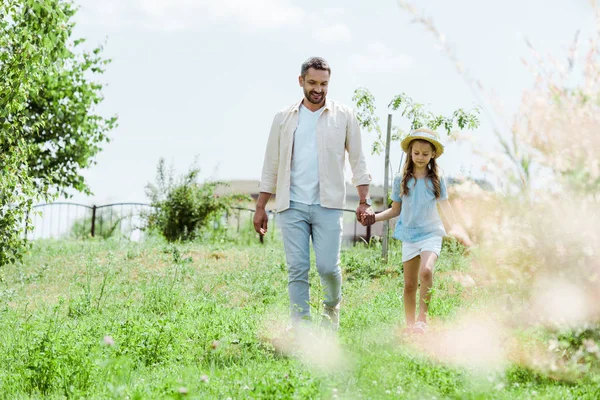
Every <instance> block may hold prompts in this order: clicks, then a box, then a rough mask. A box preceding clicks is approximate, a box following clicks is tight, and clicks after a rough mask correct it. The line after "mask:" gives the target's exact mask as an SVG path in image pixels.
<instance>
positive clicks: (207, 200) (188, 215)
mask: <svg viewBox="0 0 600 400" xmlns="http://www.w3.org/2000/svg"><path fill="white" fill-rule="evenodd" d="M199 172H200V170H199V169H198V168H196V167H195V166H192V168H191V169H190V171H189V172H188V173H187V174H185V175H183V176H182V177H181V178H180V179H179V182H177V183H175V180H174V178H173V169H172V168H171V169H170V170H169V171H166V169H165V162H164V159H161V160H160V161H159V163H158V167H157V178H156V184H155V185H154V184H151V183H150V184H148V185H147V186H146V194H147V195H148V197H149V198H150V202H151V205H152V211H151V212H150V214H149V215H147V216H146V219H147V229H150V230H156V231H158V232H160V233H161V234H162V236H164V237H165V239H167V240H168V241H169V242H175V241H186V240H194V239H196V238H197V237H199V236H200V235H201V234H202V229H203V228H207V227H208V226H209V224H211V223H216V225H220V224H219V223H218V222H217V221H218V220H219V219H221V218H222V217H223V216H224V215H225V214H226V213H230V212H231V211H232V209H233V207H234V206H235V205H236V204H238V203H240V202H242V201H249V200H250V197H249V196H246V195H239V194H230V195H222V196H218V195H217V194H216V190H217V188H219V187H220V186H227V184H226V183H224V182H218V181H214V182H212V181H208V182H204V183H202V184H200V183H198V182H197V181H198V174H199ZM211 229H212V228H211Z"/></svg>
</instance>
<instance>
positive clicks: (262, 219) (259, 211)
mask: <svg viewBox="0 0 600 400" xmlns="http://www.w3.org/2000/svg"><path fill="white" fill-rule="evenodd" d="M268 224H269V217H268V216H267V212H266V211H265V209H264V208H262V207H256V212H255V213H254V230H255V231H256V232H258V233H260V234H261V235H263V236H264V235H266V234H267V225H268Z"/></svg>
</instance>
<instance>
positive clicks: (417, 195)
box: [362, 128, 471, 333]
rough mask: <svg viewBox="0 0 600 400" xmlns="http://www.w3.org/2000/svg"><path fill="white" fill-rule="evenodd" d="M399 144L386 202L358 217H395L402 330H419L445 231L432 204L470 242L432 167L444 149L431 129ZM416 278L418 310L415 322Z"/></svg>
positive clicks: (369, 219) (424, 323) (421, 330)
mask: <svg viewBox="0 0 600 400" xmlns="http://www.w3.org/2000/svg"><path fill="white" fill-rule="evenodd" d="M402 149H403V150H404V151H405V152H406V154H407V157H406V162H405V163H404V168H403V171H402V175H397V176H396V177H395V178H394V184H393V186H392V200H393V203H392V207H391V208H389V209H387V210H385V211H383V212H381V213H379V214H376V215H374V216H368V215H364V216H363V217H362V219H363V221H362V222H363V224H364V225H370V224H373V223H375V222H376V221H385V220H388V219H390V218H394V217H397V216H400V218H399V219H398V223H397V224H396V229H395V230H394V237H395V238H396V239H398V240H401V241H402V263H403V264H404V313H405V316H406V325H407V332H409V333H410V332H414V333H425V332H426V330H427V308H428V304H429V300H430V299H431V287H432V285H433V267H434V265H435V262H436V260H437V258H438V257H439V255H440V251H441V249H442V238H443V237H444V236H445V235H446V231H445V230H444V224H443V223H442V219H441V218H440V215H439V213H438V209H437V204H439V205H440V208H441V210H442V213H443V214H444V216H445V217H446V218H447V220H448V222H449V223H450V226H451V227H452V228H451V230H450V232H449V234H450V235H451V236H454V237H456V238H457V239H458V240H459V241H460V242H462V243H463V244H464V245H466V246H470V245H471V241H470V239H469V237H468V235H467V234H466V233H465V232H464V230H462V229H461V228H460V226H458V225H457V224H456V222H455V218H454V212H453V210H452V207H451V206H450V203H449V202H448V192H447V189H446V182H445V181H444V178H443V177H441V176H440V174H439V171H438V166H437V162H436V159H437V158H438V157H439V156H441V155H442V153H443V152H444V146H442V144H441V143H440V140H439V136H438V135H437V133H436V132H434V131H432V130H429V129H425V128H421V129H417V130H415V131H413V132H411V134H410V135H408V136H407V137H406V138H405V139H404V140H403V141H402ZM419 278H420V280H421V289H420V302H419V315H418V316H417V318H416V322H415V313H416V307H417V305H416V302H417V301H416V295H417V288H418V284H419Z"/></svg>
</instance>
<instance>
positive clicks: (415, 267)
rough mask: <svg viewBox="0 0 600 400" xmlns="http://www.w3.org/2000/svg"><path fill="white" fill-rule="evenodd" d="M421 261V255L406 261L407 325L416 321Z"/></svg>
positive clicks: (405, 302)
mask: <svg viewBox="0 0 600 400" xmlns="http://www.w3.org/2000/svg"><path fill="white" fill-rule="evenodd" d="M420 262H421V257H420V256H416V257H415V258H413V259H411V260H409V261H405V262H404V316H405V318H406V325H407V326H412V325H414V323H415V312H416V310H417V287H418V286H419V264H420Z"/></svg>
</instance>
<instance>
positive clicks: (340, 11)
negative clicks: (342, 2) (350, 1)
mask: <svg viewBox="0 0 600 400" xmlns="http://www.w3.org/2000/svg"><path fill="white" fill-rule="evenodd" d="M323 14H325V15H328V16H330V17H340V16H342V15H344V14H346V9H345V8H343V7H326V8H325V9H323Z"/></svg>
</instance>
